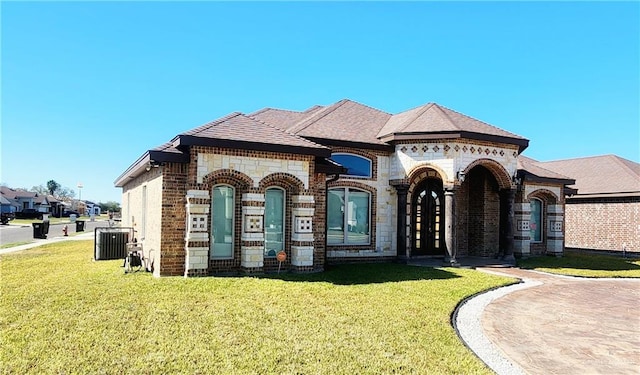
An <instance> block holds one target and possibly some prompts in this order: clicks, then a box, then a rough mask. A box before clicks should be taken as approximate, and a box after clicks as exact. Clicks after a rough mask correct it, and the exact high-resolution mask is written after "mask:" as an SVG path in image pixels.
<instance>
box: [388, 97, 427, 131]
mask: <svg viewBox="0 0 640 375" xmlns="http://www.w3.org/2000/svg"><path fill="white" fill-rule="evenodd" d="M433 104H434V103H433V102H428V103H427V104H422V105H419V106H417V107H413V108H409V109H407V110H406V111H402V112H400V113H396V114H393V115H391V117H389V119H388V120H387V122H385V123H384V126H382V129H384V127H385V126H387V124H388V123H389V121H391V119H392V118H393V117H394V116H399V115H401V114H403V113H406V112H409V111H413V110H414V109H417V108H421V109H420V110H418V114H417V115H415V116H412V117H411V118H409V119H407V120H405V121H403V122H402V123H401V124H400V125H398V126H396V127H395V129H390V130H387V131H390V132H389V133H387V134H382V135H381V134H380V132H378V138H380V137H384V136H385V135H388V134H393V133H395V132H396V131H402V130H403V129H404V128H405V127H406V126H408V125H409V124H411V123H412V122H414V121H415V120H417V119H418V118H419V117H420V116H422V115H423V114H424V113H425V112H426V111H427V110H428V109H429V108H431V107H433ZM382 129H380V130H382Z"/></svg>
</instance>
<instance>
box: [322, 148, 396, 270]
mask: <svg viewBox="0 0 640 375" xmlns="http://www.w3.org/2000/svg"><path fill="white" fill-rule="evenodd" d="M331 151H332V152H333V153H350V154H355V155H360V156H364V157H366V158H368V159H370V160H371V162H372V163H371V164H372V165H371V172H372V173H371V175H372V177H371V178H364V177H348V176H345V177H341V178H340V179H338V180H337V181H332V182H330V183H329V188H332V187H352V188H357V189H360V190H364V191H367V192H369V193H370V194H371V216H370V218H369V220H370V225H369V231H370V238H371V241H370V244H368V245H328V246H327V258H328V259H329V261H330V262H331V263H343V262H349V261H355V260H358V261H367V260H368V259H375V258H383V257H395V256H396V254H397V252H396V241H397V238H396V220H397V219H396V216H397V198H396V195H395V189H393V188H392V187H391V186H389V170H390V153H389V152H386V151H380V150H365V149H355V148H348V147H334V148H332V150H331ZM316 211H317V210H316ZM323 223H324V221H323Z"/></svg>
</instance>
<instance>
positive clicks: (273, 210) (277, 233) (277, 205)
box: [264, 187, 286, 257]
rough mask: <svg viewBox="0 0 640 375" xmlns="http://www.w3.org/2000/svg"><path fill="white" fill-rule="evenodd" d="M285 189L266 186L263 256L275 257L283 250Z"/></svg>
mask: <svg viewBox="0 0 640 375" xmlns="http://www.w3.org/2000/svg"><path fill="white" fill-rule="evenodd" d="M285 202H286V201H285V191H284V190H283V189H281V188H276V187H273V188H268V189H267V190H266V192H265V202H264V232H265V233H264V234H265V239H264V256H265V257H275V256H276V255H277V254H278V253H279V252H280V251H283V250H284V227H285V222H286V221H285V217H284V216H285Z"/></svg>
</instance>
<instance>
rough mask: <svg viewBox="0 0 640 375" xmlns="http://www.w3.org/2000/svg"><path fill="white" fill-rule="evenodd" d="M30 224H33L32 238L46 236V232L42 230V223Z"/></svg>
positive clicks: (43, 237)
mask: <svg viewBox="0 0 640 375" xmlns="http://www.w3.org/2000/svg"><path fill="white" fill-rule="evenodd" d="M31 225H33V238H41V239H46V238H47V234H46V233H45V232H44V224H43V223H31Z"/></svg>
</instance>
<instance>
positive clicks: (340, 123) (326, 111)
mask: <svg viewBox="0 0 640 375" xmlns="http://www.w3.org/2000/svg"><path fill="white" fill-rule="evenodd" d="M308 114H310V115H309V116H307V117H305V118H304V119H303V120H302V121H300V122H298V123H296V124H295V125H293V126H291V127H289V128H288V129H287V130H288V131H289V132H291V133H293V134H297V135H299V136H301V137H305V138H312V139H328V140H338V141H344V142H353V143H369V144H376V145H386V143H385V142H383V141H381V140H379V139H378V137H377V135H378V131H379V130H380V128H382V127H383V126H384V124H385V123H386V122H387V120H389V118H390V117H391V115H390V114H389V113H386V112H383V111H380V110H378V109H375V108H371V107H369V106H366V105H363V104H360V103H357V102H354V101H351V100H349V99H343V100H340V101H339V102H337V103H335V104H333V105H330V106H328V107H321V108H319V109H316V110H313V111H311V112H308Z"/></svg>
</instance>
